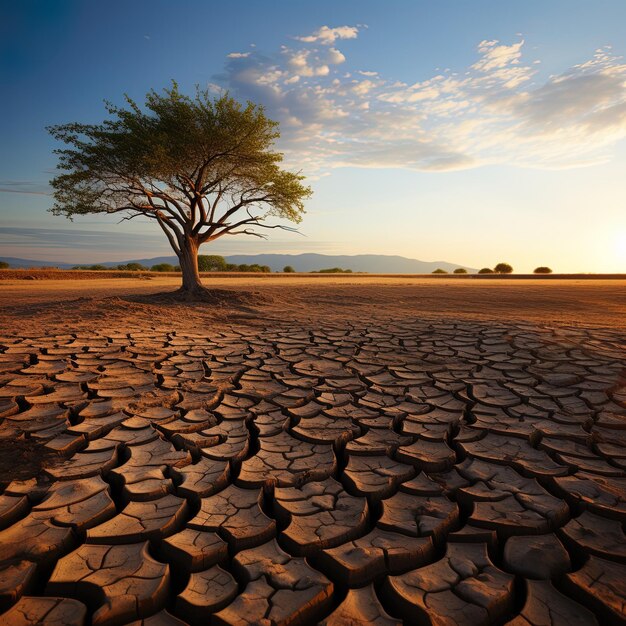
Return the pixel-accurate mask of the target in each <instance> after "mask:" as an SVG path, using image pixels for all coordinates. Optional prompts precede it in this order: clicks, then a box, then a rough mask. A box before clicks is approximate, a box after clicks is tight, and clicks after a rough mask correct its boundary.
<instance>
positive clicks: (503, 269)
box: [493, 263, 513, 274]
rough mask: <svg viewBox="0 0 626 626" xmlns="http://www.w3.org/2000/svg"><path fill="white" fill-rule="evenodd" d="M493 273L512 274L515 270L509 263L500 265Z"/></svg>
mask: <svg viewBox="0 0 626 626" xmlns="http://www.w3.org/2000/svg"><path fill="white" fill-rule="evenodd" d="M493 271H494V272H495V273H496V274H511V273H512V272H513V268H512V267H511V266H510V265H509V264H508V263H498V265H496V266H495V267H494V268H493Z"/></svg>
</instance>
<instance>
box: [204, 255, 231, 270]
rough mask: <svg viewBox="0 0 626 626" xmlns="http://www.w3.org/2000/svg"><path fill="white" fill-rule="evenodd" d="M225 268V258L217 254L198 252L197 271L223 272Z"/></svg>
mask: <svg viewBox="0 0 626 626" xmlns="http://www.w3.org/2000/svg"><path fill="white" fill-rule="evenodd" d="M225 270H226V260H225V259H224V257H223V256H219V254H199V255H198V271H200V272H223V271H225Z"/></svg>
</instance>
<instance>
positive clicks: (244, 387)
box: [0, 278, 626, 626]
mask: <svg viewBox="0 0 626 626" xmlns="http://www.w3.org/2000/svg"><path fill="white" fill-rule="evenodd" d="M167 280H168V279H159V281H160V282H159V281H153V282H151V283H149V284H148V286H147V287H144V286H143V285H138V283H137V282H135V283H133V284H132V285H129V284H127V283H121V282H120V284H115V283H116V281H114V280H110V279H109V280H107V281H106V283H107V285H106V287H105V286H104V285H100V281H94V282H93V284H92V285H91V286H92V289H91V291H88V288H87V287H86V285H88V284H89V281H76V283H74V284H71V285H69V284H65V283H64V284H61V285H53V284H52V283H54V282H56V281H49V282H48V281H46V283H45V285H44V281H42V282H41V283H36V285H37V286H36V287H32V288H31V285H30V284H29V285H28V287H27V288H25V287H23V283H22V286H21V287H20V286H18V285H13V284H12V283H11V282H8V283H7V284H6V285H3V286H2V290H1V291H0V297H1V298H2V301H1V302H0V315H2V317H3V328H2V330H1V331H0V332H1V333H2V335H1V336H0V490H1V491H0V612H2V611H4V614H0V623H2V624H5V623H6V624H40V623H43V624H59V625H61V624H63V625H66V624H67V625H74V624H76V625H79V624H94V625H95V624H135V625H140V624H145V625H146V626H157V625H176V624H209V623H210V624H233V625H234V624H267V625H270V624H272V625H273V624H276V625H278V624H281V625H283V624H284V625H286V624H316V623H322V624H328V625H331V624H332V625H343V624H380V625H392V624H402V623H404V624H410V625H412V624H451V625H455V626H475V625H479V624H494V625H495V624H511V625H514V626H530V625H532V626H539V625H546V624H548V625H555V626H556V625H557V624H558V625H561V624H567V625H568V626H574V625H586V624H589V625H594V624H595V625H598V624H601V625H604V624H622V623H624V621H625V620H626V610H625V606H626V541H625V536H624V524H625V523H626V370H625V363H626V359H625V357H626V350H625V345H626V333H625V331H624V325H623V317H621V315H623V313H624V293H623V289H624V285H623V284H619V282H618V281H613V282H612V283H611V285H608V284H604V283H599V284H595V282H594V281H588V282H587V283H585V285H586V286H585V285H582V284H571V283H567V282H565V283H564V284H561V283H560V282H559V281H555V282H550V283H549V284H547V283H542V284H541V286H538V285H537V284H535V283H532V284H526V283H525V282H524V281H517V282H516V284H515V285H513V284H512V283H511V284H508V283H498V285H493V284H492V285H489V286H488V285H482V284H476V283H473V287H469V286H468V287H465V286H462V287H461V286H458V283H456V284H452V282H450V283H448V282H441V283H437V284H436V285H435V284H430V285H424V284H423V283H420V282H419V281H413V282H411V281H410V280H409V279H398V280H397V281H396V282H394V281H392V280H388V281H387V282H384V281H383V280H382V279H379V280H378V282H376V281H370V282H367V280H366V279H360V278H353V279H350V280H347V279H346V280H343V282H342V279H336V280H333V282H325V283H324V284H323V285H321V284H319V283H317V282H316V283H315V284H312V283H311V282H307V281H306V280H302V279H300V282H298V279H293V281H294V282H293V283H291V284H287V283H284V282H283V281H282V280H281V282H280V285H279V284H278V282H277V281H276V282H271V281H268V282H266V283H264V284H263V285H260V284H259V283H258V282H255V281H253V280H252V279H243V278H242V279H233V282H231V283H226V282H219V284H218V283H217V282H216V287H219V288H220V289H230V290H232V291H233V293H236V294H237V297H236V298H235V297H230V296H228V295H227V294H226V296H224V297H223V299H222V300H220V301H219V302H218V304H217V305H215V306H207V305H206V304H198V305H191V306H185V305H182V304H171V303H168V302H167V298H164V297H163V296H156V297H155V296H153V295H152V294H154V293H155V292H162V291H166V289H167V288H170V289H171V288H172V287H173V285H174V283H172V282H167ZM235 280H238V281H240V282H239V283H236V282H234V281H235ZM402 280H405V282H401V281H402ZM246 281H247V282H246ZM78 283H80V284H79V285H78ZM33 284H35V283H33ZM286 285H287V286H286ZM620 288H621V291H620ZM493 289H495V291H494V290H493Z"/></svg>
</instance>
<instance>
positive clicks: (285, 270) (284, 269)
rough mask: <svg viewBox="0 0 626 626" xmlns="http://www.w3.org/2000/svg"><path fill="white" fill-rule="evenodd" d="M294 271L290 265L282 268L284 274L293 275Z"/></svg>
mask: <svg viewBox="0 0 626 626" xmlns="http://www.w3.org/2000/svg"><path fill="white" fill-rule="evenodd" d="M295 271H296V270H294V269H293V267H291V265H285V267H283V272H285V274H293V273H294V272H295Z"/></svg>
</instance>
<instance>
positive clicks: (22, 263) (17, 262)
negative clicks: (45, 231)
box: [0, 256, 76, 270]
mask: <svg viewBox="0 0 626 626" xmlns="http://www.w3.org/2000/svg"><path fill="white" fill-rule="evenodd" d="M0 261H4V262H5V263H8V264H9V265H10V266H11V267H12V268H14V269H18V270H19V269H28V268H29V267H58V268H59V269H62V270H66V269H70V268H72V267H74V266H75V265H76V263H59V262H58V261H34V260H33V259H18V258H16V257H12V256H0Z"/></svg>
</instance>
